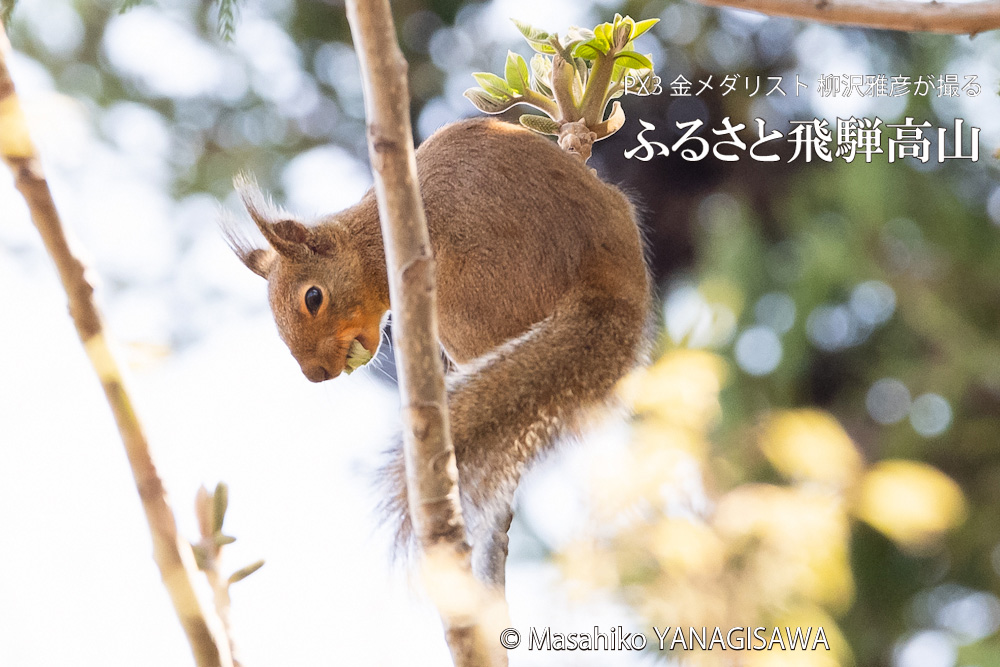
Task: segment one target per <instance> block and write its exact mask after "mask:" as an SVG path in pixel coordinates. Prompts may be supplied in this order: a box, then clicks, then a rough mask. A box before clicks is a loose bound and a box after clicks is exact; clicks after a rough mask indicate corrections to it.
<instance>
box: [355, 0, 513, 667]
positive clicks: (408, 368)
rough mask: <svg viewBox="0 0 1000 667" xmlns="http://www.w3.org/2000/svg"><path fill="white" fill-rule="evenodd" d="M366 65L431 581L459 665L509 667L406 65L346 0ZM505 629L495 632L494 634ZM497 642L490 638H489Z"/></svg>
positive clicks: (377, 19) (409, 452)
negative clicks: (487, 575) (487, 623)
mask: <svg viewBox="0 0 1000 667" xmlns="http://www.w3.org/2000/svg"><path fill="white" fill-rule="evenodd" d="M347 18H348V22H349V23H350V26H351V35H352V37H353V39H354V44H355V49H356V51H357V53H358V59H359V60H360V64H361V78H362V83H363V86H364V97H365V115H366V117H367V119H368V152H369V156H370V157H371V162H372V169H373V171H374V175H375V194H376V198H377V199H378V207H379V216H380V220H381V226H382V238H383V242H384V244H385V254H386V266H387V268H388V277H389V300H390V302H391V304H392V318H393V319H392V335H393V340H394V343H395V349H396V357H397V360H398V362H399V366H398V368H399V378H400V382H399V388H400V393H401V399H402V405H403V408H402V409H403V446H404V449H405V459H406V478H407V489H408V495H409V505H410V515H411V518H412V521H413V527H414V532H415V533H416V535H417V538H418V540H419V542H420V546H421V550H422V552H423V557H424V574H425V583H426V584H427V588H428V592H429V593H430V595H431V597H432V598H433V599H434V601H435V603H436V605H437V607H438V611H439V612H440V614H441V617H442V620H443V622H444V625H445V634H446V638H447V641H448V646H449V648H450V649H451V653H452V657H453V658H454V661H455V664H456V666H458V667H472V666H475V667H486V666H488V665H494V664H506V655H505V654H504V653H503V651H502V649H501V648H500V644H499V634H498V633H497V634H493V633H492V632H491V633H490V634H491V637H490V638H489V639H488V638H487V637H486V636H485V634H484V632H483V627H484V625H483V615H482V614H483V610H484V609H488V608H490V606H491V605H490V604H489V601H490V599H491V598H490V594H489V593H488V592H487V591H486V589H485V587H483V586H482V585H481V584H479V582H478V581H477V580H476V579H475V578H474V577H473V576H472V568H471V564H470V557H469V556H470V554H469V546H468V544H467V542H466V537H465V524H464V521H463V518H462V510H461V505H460V504H459V490H458V468H457V465H456V463H455V449H454V447H453V445H452V443H451V436H450V432H449V427H448V402H447V397H446V393H445V387H444V369H443V367H442V364H441V354H440V347H439V343H438V327H437V306H436V291H435V282H434V257H433V255H432V252H431V247H430V240H429V238H428V235H427V221H426V219H425V217H424V207H423V201H422V200H421V197H420V190H419V186H418V181H417V166H416V159H415V154H414V149H413V135H412V130H411V125H410V111H409V104H410V94H409V88H408V84H407V79H406V72H407V63H406V60H405V59H404V58H403V54H402V52H401V51H400V49H399V44H398V42H397V39H396V31H395V28H394V27H393V20H392V12H391V9H390V7H389V2H388V0H348V2H347ZM498 632H499V631H498ZM490 639H492V641H490Z"/></svg>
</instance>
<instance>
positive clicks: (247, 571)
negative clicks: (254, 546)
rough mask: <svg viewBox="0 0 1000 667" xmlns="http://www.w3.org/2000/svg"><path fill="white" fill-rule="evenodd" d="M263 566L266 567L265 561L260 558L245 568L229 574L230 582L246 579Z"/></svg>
mask: <svg viewBox="0 0 1000 667" xmlns="http://www.w3.org/2000/svg"><path fill="white" fill-rule="evenodd" d="M262 567H264V561H262V560H259V561H257V562H256V563H252V564H250V565H247V566H246V567H244V568H240V569H239V570H236V571H235V572H233V573H232V574H231V575H229V583H230V584H235V583H236V582H237V581H243V580H244V579H246V578H247V577H249V576H250V575H251V574H253V573H254V572H256V571H257V570H259V569H260V568H262Z"/></svg>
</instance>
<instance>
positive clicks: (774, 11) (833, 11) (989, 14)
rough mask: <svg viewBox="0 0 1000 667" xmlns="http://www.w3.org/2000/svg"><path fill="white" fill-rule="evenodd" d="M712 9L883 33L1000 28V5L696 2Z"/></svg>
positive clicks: (873, 0) (880, 0)
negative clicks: (739, 10)
mask: <svg viewBox="0 0 1000 667" xmlns="http://www.w3.org/2000/svg"><path fill="white" fill-rule="evenodd" d="M693 1H694V2H697V3H699V4H702V5H708V6H710V7H731V8H733V9H745V10H748V11H754V12H761V13H762V14H767V15H768V16H784V17H788V18H794V19H804V20H809V21H819V22H820V23H830V24H833V25H851V26H858V27H863V28H877V29H880V30H904V31H908V32H934V33H940V34H952V35H966V34H968V35H976V34H978V33H981V32H986V31H988V30H996V29H998V28H1000V2H996V0H980V2H967V3H958V2H928V3H913V2H904V1H903V0H816V1H807V0H693Z"/></svg>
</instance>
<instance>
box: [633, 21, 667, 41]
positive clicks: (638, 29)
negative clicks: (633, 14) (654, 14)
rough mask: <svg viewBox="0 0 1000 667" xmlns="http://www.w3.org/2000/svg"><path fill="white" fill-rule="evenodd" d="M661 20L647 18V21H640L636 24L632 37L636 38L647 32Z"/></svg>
mask: <svg viewBox="0 0 1000 667" xmlns="http://www.w3.org/2000/svg"><path fill="white" fill-rule="evenodd" d="M659 22H660V19H646V20H645V21H639V22H638V23H636V24H635V29H634V30H632V37H631V39H635V38H636V37H638V36H639V35H641V34H642V33H644V32H646V31H647V30H649V29H650V28H652V27H653V26H654V25H656V24H657V23H659Z"/></svg>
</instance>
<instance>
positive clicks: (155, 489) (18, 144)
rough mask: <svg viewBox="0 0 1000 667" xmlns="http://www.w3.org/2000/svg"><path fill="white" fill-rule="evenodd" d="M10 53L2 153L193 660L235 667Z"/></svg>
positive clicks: (4, 74) (0, 40)
mask: <svg viewBox="0 0 1000 667" xmlns="http://www.w3.org/2000/svg"><path fill="white" fill-rule="evenodd" d="M9 52H10V42H8V41H7V35H6V33H5V32H4V30H3V26H2V25H0V154H2V156H3V160H4V162H5V163H6V164H7V166H8V167H10V170H11V172H12V173H13V174H14V182H15V185H16V186H17V189H18V190H19V191H20V192H21V194H22V195H23V196H24V199H25V201H26V202H27V204H28V208H29V210H30V211H31V219H32V220H33V221H34V223H35V227H36V228H37V229H38V232H39V234H40V235H41V237H42V241H43V242H44V243H45V247H46V249H47V250H48V253H49V255H50V256H51V257H52V260H53V261H54V262H55V265H56V268H57V269H58V271H59V277H60V278H61V279H62V283H63V288H64V289H65V290H66V295H67V296H68V298H69V311H70V314H71V315H72V317H73V323H74V324H75V325H76V331H77V333H78V334H79V336H80V341H81V342H82V343H83V347H84V349H85V350H86V352H87V357H88V358H89V359H90V363H91V365H93V367H94V370H95V371H96V372H97V376H98V377H99V378H100V381H101V386H102V387H103V388H104V394H105V396H106V397H107V400H108V404H109V405H110V406H111V411H112V413H113V414H114V417H115V421H116V422H117V424H118V432H119V433H120V434H121V437H122V442H123V443H124V444H125V453H126V454H127V456H128V461H129V464H130V465H131V467H132V475H133V477H134V478H135V485H136V488H137V489H138V491H139V498H140V499H141V501H142V507H143V510H144V511H145V513H146V521H147V522H148V523H149V530H150V533H151V534H152V538H153V558H154V559H155V561H156V565H157V566H158V567H159V568H160V575H161V576H162V578H163V584H164V586H165V587H166V589H167V592H168V593H169V594H170V599H171V601H172V602H173V604H174V610H175V611H176V612H177V617H178V618H179V619H180V622H181V625H182V626H183V627H184V631H185V633H187V638H188V642H190V644H191V650H192V652H193V653H194V656H195V660H196V662H197V664H198V666H199V667H232V658H231V656H230V651H229V643H228V641H227V639H226V637H225V635H224V632H223V627H222V623H221V621H220V620H219V618H218V616H216V615H215V614H214V613H213V612H212V610H211V609H210V608H209V607H207V606H206V605H204V604H202V601H201V600H200V598H199V597H198V595H197V594H196V592H195V588H194V583H193V581H194V577H195V576H197V571H198V569H197V567H196V565H195V559H194V555H193V553H192V551H191V545H190V544H188V542H187V541H185V540H183V539H181V538H180V537H179V536H178V534H177V524H176V522H175V520H174V514H173V512H172V511H171V509H170V506H169V505H168V504H167V498H166V491H165V490H164V488H163V483H162V481H161V480H160V477H159V475H158V474H157V472H156V466H155V465H154V463H153V459H152V457H151V456H150V452H149V446H148V443H147V442H146V436H145V434H144V433H143V430H142V425H141V424H140V422H139V418H138V416H137V415H136V413H135V410H134V407H133V405H132V401H131V399H130V398H129V395H128V392H127V391H126V389H125V383H124V381H123V379H122V374H121V371H120V368H119V366H118V363H117V362H116V361H115V359H114V356H113V355H112V353H111V346H110V345H109V341H108V337H107V336H106V334H105V333H104V328H103V325H102V323H101V316H100V313H99V312H98V310H97V307H96V306H95V304H94V299H93V292H94V288H93V286H92V285H91V284H90V282H89V281H88V280H87V271H86V267H84V265H83V263H82V262H81V261H80V260H79V259H78V258H77V257H76V256H75V255H74V253H73V251H72V250H71V249H70V247H69V244H68V243H67V239H66V234H65V231H64V229H63V226H62V222H61V220H60V219H59V212H58V211H57V210H56V207H55V203H54V202H53V201H52V193H51V192H50V191H49V186H48V183H47V182H46V180H45V176H44V174H43V172H42V166H41V162H40V161H39V159H38V154H37V152H36V151H35V147H34V144H33V143H32V141H31V137H30V135H29V133H28V128H27V124H26V122H25V118H24V112H23V111H22V109H21V106H20V103H19V102H18V99H17V94H16V92H15V90H14V82H13V81H12V80H11V77H10V73H9V71H8V69H7V58H8V55H9Z"/></svg>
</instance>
